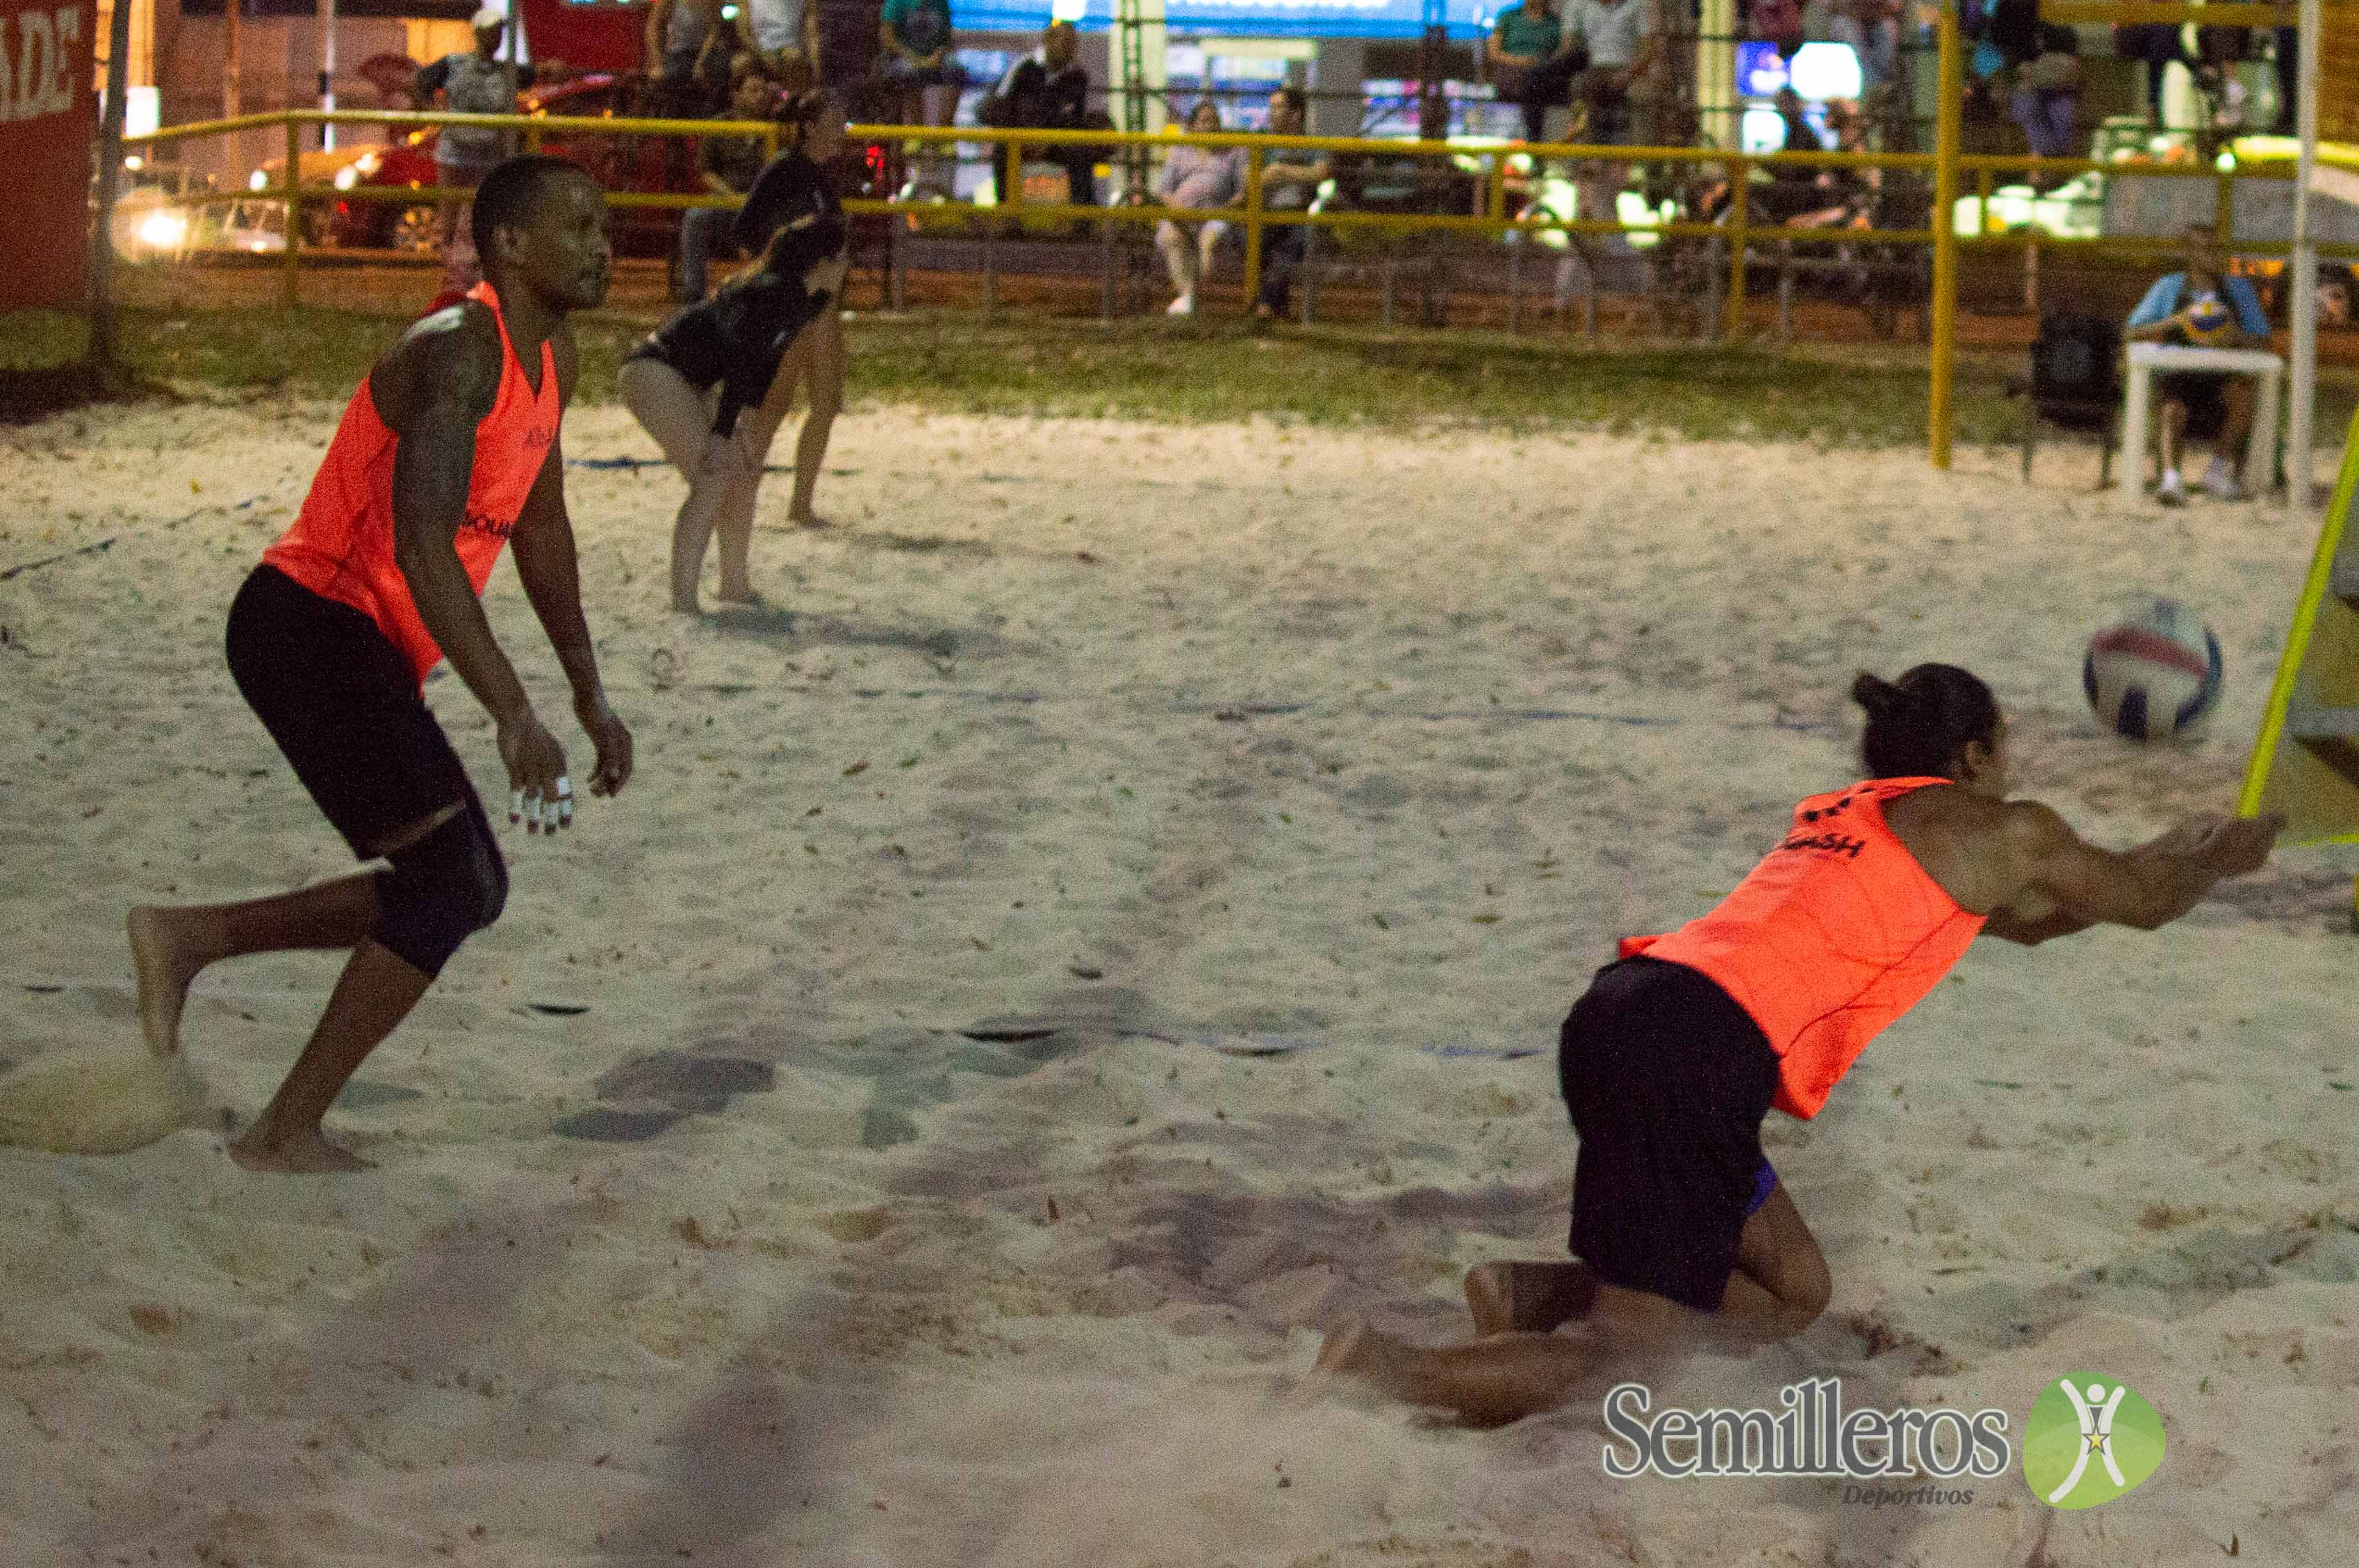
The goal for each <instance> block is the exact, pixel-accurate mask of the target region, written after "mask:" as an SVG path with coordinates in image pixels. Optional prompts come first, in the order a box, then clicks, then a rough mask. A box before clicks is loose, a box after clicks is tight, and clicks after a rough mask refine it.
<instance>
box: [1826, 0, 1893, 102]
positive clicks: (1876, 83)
mask: <svg viewBox="0 0 2359 1568" xmlns="http://www.w3.org/2000/svg"><path fill="white" fill-rule="evenodd" d="M1826 36H1827V38H1828V39H1829V40H1830V41H1832V42H1834V43H1840V44H1848V45H1850V46H1851V52H1852V53H1853V55H1854V56H1855V57H1856V58H1857V59H1858V60H1859V77H1860V86H1861V88H1862V89H1863V90H1864V91H1873V90H1874V89H1875V88H1877V87H1880V86H1882V85H1883V84H1884V83H1886V82H1887V81H1891V80H1892V78H1893V76H1894V74H1895V73H1896V72H1897V71H1898V70H1899V69H1900V0H1833V4H1832V5H1830V6H1829V7H1828V14H1827V20H1826Z"/></svg>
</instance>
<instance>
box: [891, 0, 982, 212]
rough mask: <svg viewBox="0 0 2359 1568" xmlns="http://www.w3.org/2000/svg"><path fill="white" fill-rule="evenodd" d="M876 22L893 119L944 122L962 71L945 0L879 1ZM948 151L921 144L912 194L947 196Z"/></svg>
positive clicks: (953, 110)
mask: <svg viewBox="0 0 2359 1568" xmlns="http://www.w3.org/2000/svg"><path fill="white" fill-rule="evenodd" d="M876 26H877V37H878V39H879V41H880V42H882V43H883V45H884V47H885V53H884V60H883V66H882V71H883V75H884V78H885V84H886V87H887V88H889V89H890V90H891V91H892V92H893V94H894V97H895V100H896V103H895V106H894V114H895V117H896V121H897V124H904V125H947V124H950V123H951V118H952V116H954V115H955V114H957V113H958V97H959V89H961V88H962V87H964V86H965V85H966V72H965V71H964V70H962V68H961V67H960V65H959V62H958V55H957V53H956V51H955V49H954V48H953V42H952V35H951V5H950V0H885V10H884V14H883V16H882V17H881V19H880V20H879V21H878V22H877V24H876ZM948 152H949V147H948V146H947V145H946V144H943V143H940V142H929V143H928V144H927V146H926V150H925V152H924V153H923V154H922V155H921V156H920V157H919V166H920V169H921V172H920V174H919V175H918V176H916V177H913V178H912V179H911V181H910V189H911V190H912V191H913V192H914V191H915V190H916V189H921V188H925V187H929V186H930V187H932V188H933V189H935V190H936V191H938V192H939V193H940V194H941V195H944V196H947V195H949V194H951V192H950V191H949V190H948V189H945V187H946V186H947V184H948V179H947V176H946V174H945V172H944V171H945V168H946V155H947V154H948Z"/></svg>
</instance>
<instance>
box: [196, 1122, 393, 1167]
mask: <svg viewBox="0 0 2359 1568" xmlns="http://www.w3.org/2000/svg"><path fill="white" fill-rule="evenodd" d="M260 1132H261V1130H260V1129H259V1128H255V1129H251V1130H248V1131H247V1132H246V1135H245V1137H243V1138H240V1139H238V1140H236V1141H234V1142H232V1143H231V1144H230V1146H229V1157H230V1158H231V1159H233V1160H234V1161H236V1162H238V1163H239V1164H241V1165H243V1166H245V1168H246V1169H247V1170H249V1171H279V1172H285V1173H289V1174H293V1175H311V1176H316V1175H326V1174H329V1173H333V1172H337V1171H366V1170H371V1169H373V1168H374V1167H373V1166H372V1165H371V1164H370V1162H368V1161H366V1160H364V1159H362V1158H361V1157H360V1156H359V1155H357V1154H355V1153H353V1152H352V1151H351V1150H349V1149H339V1148H337V1147H336V1146H335V1145H334V1144H332V1143H331V1142H329V1141H327V1139H326V1138H324V1137H322V1136H321V1133H320V1130H319V1129H318V1128H316V1127H314V1128H311V1129H310V1130H308V1131H305V1132H302V1133H299V1134H297V1135H295V1136H293V1137H290V1138H283V1139H279V1140H277V1141H272V1142H268V1143H266V1142H264V1141H262V1138H261V1135H260Z"/></svg>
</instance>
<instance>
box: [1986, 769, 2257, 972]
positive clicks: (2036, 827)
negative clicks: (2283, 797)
mask: <svg viewBox="0 0 2359 1568" xmlns="http://www.w3.org/2000/svg"><path fill="white" fill-rule="evenodd" d="M2284 826H2285V819H2284V818H2283V817H2282V816H2274V815H2273V816H2261V817H2239V818H2213V819H2207V820H2203V821H2200V822H2195V823H2190V824H2188V825H2187V826H2185V827H2179V828H2174V829H2173V830H2172V831H2170V832H2169V833H2166V834H2164V835H2163V836H2162V837H2161V838H2158V839H2156V840H2155V841H2154V842H2152V843H2150V844H2147V845H2143V846H2141V847H2140V848H2138V849H2132V850H2129V851H2128V852H2126V853H2122V854H2116V853H2114V852H2113V851H2112V850H2108V849H2099V848H2097V847H2096V846H2095V845H2093V844H2090V843H2087V842H2085V841H2083V840H2082V838H2081V837H2080V836H2079V835H2078V834H2076V833H2074V832H2073V831H2072V829H2071V827H2069V826H2068V825H2067V824H2066V823H2065V821H2064V819H2063V818H2062V817H2060V816H2058V815H2057V814H2056V813H2055V812H2054V811H2052V810H2050V809H2049V807H2047V806H2041V805H2039V804H2038V803H2037V802H2032V801H2025V802H2019V803H2017V804H2016V805H2013V806H2008V807H2007V808H2006V816H2005V817H2004V819H2003V820H2002V822H2001V823H2000V825H1999V834H2000V840H2001V843H2000V852H2001V853H2002V855H2003V856H2004V857H2005V858H2006V863H2007V868H2008V874H2007V877H2006V881H2007V882H2008V884H2009V885H2010V887H2011V889H2012V891H2011V892H2010V893H2009V895H2008V896H2007V898H2006V900H2004V901H2003V903H2002V905H2001V907H2002V909H2004V910H2006V911H2008V912H2009V918H2008V919H2007V920H2006V921H2005V922H2002V929H1999V930H1997V931H1995V932H1994V933H1993V934H1994V935H2001V936H2005V937H2007V938H2009V939H2011V940H2015V941H2025V940H2027V938H2028V939H2032V940H2038V941H2044V940H2046V939H2048V938H2049V936H2055V935H2067V934H2068V933H2069V931H2070V930H2079V929H2083V928H2085V927H2086V926H2089V925H2128V926H2132V927H2135V928H2136V929H2137V930H2140V931H2153V930H2156V929H2158V928H2159V927H2161V926H2164V925H2169V923H2170V922H2172V921H2174V920H2176V919H2178V918H2179V917H2180V915H2182V914H2186V913H2187V912H2188V911H2189V910H2190V909H2192V908H2194V907H2195V905H2196V904H2197V903H2201V901H2202V898H2203V895H2204V894H2205V893H2207V892H2211V891H2212V884H2213V883H2215V882H2218V881H2223V879H2225V878H2228V877H2234V876H2242V875H2243V874H2244V873H2245V872H2246V871H2256V870H2258V869H2259V868H2260V867H2261V866H2262V865H2263V864H2264V863H2266V862H2267V860H2268V858H2269V849H2270V847H2271V846H2272V845H2274V844H2275V843H2276V842H2277V834H2278V832H2279V831H2280V830H2281V829H2282V828H2283V827H2284ZM2050 905H2052V906H2053V907H2052V909H2051V908H2049V907H2047V906H2050ZM2018 910H2027V911H2038V913H2027V914H2015V913H2014V912H2016V911H2018Z"/></svg>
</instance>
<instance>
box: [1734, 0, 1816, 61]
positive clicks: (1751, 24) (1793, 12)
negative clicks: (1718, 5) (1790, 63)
mask: <svg viewBox="0 0 2359 1568" xmlns="http://www.w3.org/2000/svg"><path fill="white" fill-rule="evenodd" d="M1745 30H1746V31H1747V32H1748V33H1750V34H1751V35H1752V36H1753V37H1754V38H1759V39H1761V40H1763V41H1764V42H1766V43H1768V44H1772V45H1774V46H1776V48H1777V54H1778V57H1779V58H1780V59H1788V60H1790V59H1793V58H1794V55H1795V53H1796V51H1797V50H1799V49H1801V47H1802V38H1803V28H1802V5H1801V0H1753V5H1752V8H1751V9H1750V10H1748V11H1747V12H1746V13H1745Z"/></svg>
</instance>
